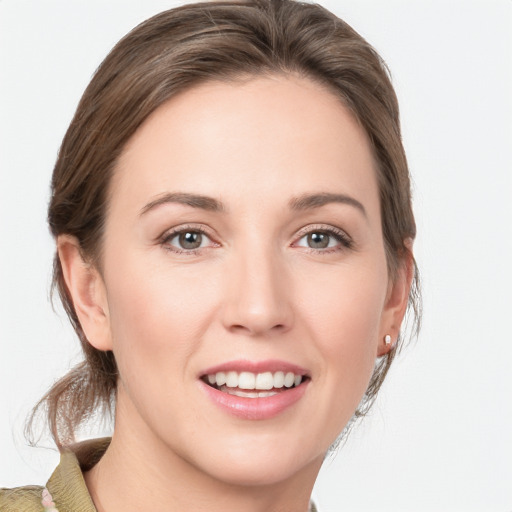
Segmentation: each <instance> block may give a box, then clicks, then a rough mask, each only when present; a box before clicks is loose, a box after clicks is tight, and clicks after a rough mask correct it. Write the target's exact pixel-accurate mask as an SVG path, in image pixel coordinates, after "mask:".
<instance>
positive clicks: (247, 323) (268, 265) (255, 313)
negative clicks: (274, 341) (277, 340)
mask: <svg viewBox="0 0 512 512" xmlns="http://www.w3.org/2000/svg"><path fill="white" fill-rule="evenodd" d="M226 274H227V275H226V281H227V285H226V291H227V293H226V295H225V300H224V304H223V313H222V316H223V323H224V327H225V328H226V329H228V330H229V331H231V332H235V333H239V334H244V335H248V336H269V335H274V334H277V333H283V332H286V331H288V330H289V329H290V328H291V326H292V322H293V308H292V303H291V298H292V294H293V289H292V283H291V281H292V280H291V279H290V278H289V274H290V273H289V272H288V271H287V269H286V265H285V262H283V261H281V259H280V258H279V257H278V256H277V255H276V254H273V253H272V250H271V248H269V249H267V250H264V249H262V248H258V250H256V251H251V250H244V251H241V252H240V253H239V254H237V255H234V256H233V258H232V259H231V261H230V264H229V268H228V269H227V272H226Z"/></svg>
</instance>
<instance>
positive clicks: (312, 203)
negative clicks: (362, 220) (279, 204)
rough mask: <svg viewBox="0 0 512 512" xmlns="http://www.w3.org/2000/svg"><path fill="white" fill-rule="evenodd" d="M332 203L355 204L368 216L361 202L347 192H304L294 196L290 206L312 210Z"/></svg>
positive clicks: (297, 209) (298, 209)
mask: <svg viewBox="0 0 512 512" xmlns="http://www.w3.org/2000/svg"><path fill="white" fill-rule="evenodd" d="M330 203H341V204H348V205H350V206H354V207H355V208H357V209H358V210H360V211H361V213H362V214H363V215H364V216H365V217H366V216H367V214H366V210H365V208H364V206H363V204H362V203H361V202H359V201H358V200H357V199H354V198H353V197H351V196H347V195H346V194H330V193H328V192H322V193H320V194H304V195H302V196H299V197H294V198H292V199H291V200H290V203H289V204H290V208H291V209H292V210H295V211H301V210H310V209H314V208H320V207H322V206H325V205H326V204H330Z"/></svg>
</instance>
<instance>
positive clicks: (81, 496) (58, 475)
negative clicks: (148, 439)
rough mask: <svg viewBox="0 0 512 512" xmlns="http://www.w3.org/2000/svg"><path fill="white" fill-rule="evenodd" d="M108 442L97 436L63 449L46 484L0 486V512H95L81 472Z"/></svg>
mask: <svg viewBox="0 0 512 512" xmlns="http://www.w3.org/2000/svg"><path fill="white" fill-rule="evenodd" d="M109 444H110V438H105V439H97V440H94V441H86V442H85V443H80V444H79V445H76V446H74V447H73V448H72V449H69V450H64V451H63V452H62V453H61V456H60V463H59V465H58V466H57V468H56V469H55V471H54V472H53V474H52V476H51V477H50V479H49V480H48V482H47V483H46V487H42V486H40V485H28V486H25V487H15V488H13V489H0V512H45V511H46V512H97V511H96V507H95V506H94V503H93V502H92V499H91V496H90V495H89V491H88V490H87V486H86V485H85V481H84V477H83V473H82V472H83V471H87V470H88V469H90V468H92V466H94V464H96V462H98V460H99V459H100V458H101V456H102V455H103V454H104V453H105V450H106V449H107V447H108V445H109ZM43 492H44V493H45V496H43ZM48 493H49V495H48ZM44 498H45V499H44ZM43 501H44V503H43ZM52 502H53V505H52Z"/></svg>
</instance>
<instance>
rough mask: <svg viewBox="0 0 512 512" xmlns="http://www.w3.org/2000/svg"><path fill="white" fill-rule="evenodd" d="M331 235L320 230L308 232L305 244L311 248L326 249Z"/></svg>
mask: <svg viewBox="0 0 512 512" xmlns="http://www.w3.org/2000/svg"><path fill="white" fill-rule="evenodd" d="M331 238H332V237H331V235H329V234H328V233H322V232H319V231H317V232H314V233H309V234H308V235H307V244H308V247H311V248H312V249H326V248H327V247H329V242H330V241H331V240H330V239H331Z"/></svg>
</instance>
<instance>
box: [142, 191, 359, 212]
mask: <svg viewBox="0 0 512 512" xmlns="http://www.w3.org/2000/svg"><path fill="white" fill-rule="evenodd" d="M168 203H178V204H184V205H187V206H191V207H192V208H200V209H202V210H207V211H211V212H218V213H222V212H226V207H225V206H224V204H223V203H221V202H220V201H218V200H217V199H214V198H213V197H209V196H203V195H201V194H190V193H186V192H169V193H167V194H163V195H161V196H159V197H157V198H156V199H155V200H153V201H151V202H149V203H148V204H147V205H146V206H144V207H143V208H142V209H141V212H140V215H144V214H145V213H147V212H148V211H150V210H152V209H154V208H157V207H158V206H161V205H164V204H168ZM330 203H341V204H348V205H350V206H353V207H355V208H357V209H358V210H360V211H361V213H362V214H363V215H364V216H365V217H366V210H365V208H364V206H363V205H362V203H360V202H359V201H358V200H357V199H354V198H353V197H351V196H348V195H346V194H332V193H328V192H321V193H318V194H304V195H301V196H298V197H293V198H292V199H290V201H289V206H290V208H291V209H292V210H294V211H303V210H310V209H315V208H320V207H322V206H325V205H327V204H330Z"/></svg>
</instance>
